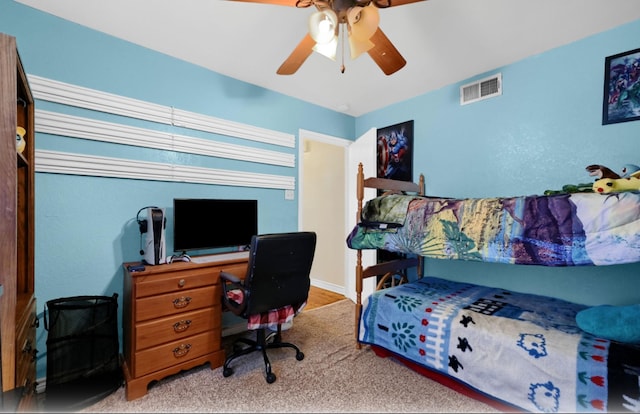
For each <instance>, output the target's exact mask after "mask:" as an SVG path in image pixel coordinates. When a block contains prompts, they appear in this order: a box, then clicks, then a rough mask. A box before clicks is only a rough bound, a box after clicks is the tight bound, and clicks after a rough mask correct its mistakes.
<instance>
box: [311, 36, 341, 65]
mask: <svg viewBox="0 0 640 414" xmlns="http://www.w3.org/2000/svg"><path fill="white" fill-rule="evenodd" d="M313 50H314V52H318V53H320V54H321V55H323V56H326V57H328V58H329V59H331V60H336V53H337V51H338V38H337V37H336V36H334V37H333V39H331V41H329V42H328V43H316V44H315V46H313Z"/></svg>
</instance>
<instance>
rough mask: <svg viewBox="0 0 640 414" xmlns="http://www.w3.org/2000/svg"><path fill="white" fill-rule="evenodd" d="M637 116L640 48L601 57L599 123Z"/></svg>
mask: <svg viewBox="0 0 640 414" xmlns="http://www.w3.org/2000/svg"><path fill="white" fill-rule="evenodd" d="M639 119H640V49H634V50H629V51H628V52H623V53H618V54H617V55H612V56H608V57H606V58H605V60H604V99H603V103H602V125H606V124H615V123H618V122H627V121H637V120H639Z"/></svg>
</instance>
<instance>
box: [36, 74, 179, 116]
mask: <svg viewBox="0 0 640 414" xmlns="http://www.w3.org/2000/svg"><path fill="white" fill-rule="evenodd" d="M27 77H28V79H29V86H30V87H31V90H32V92H33V96H34V97H35V98H36V99H41V100H44V101H49V102H56V103H60V104H65V105H69V106H75V107H78V108H86V109H92V110H94V111H100V112H106V113H109V114H116V115H122V116H126V117H129V118H137V119H145V120H147V121H153V122H158V123H161V124H168V125H170V124H171V107H169V106H164V105H157V104H153V103H149V102H145V101H140V100H137V99H132V98H126V97H124V96H120V95H114V94H111V93H107V92H101V91H97V90H94V89H89V88H84V87H82V86H77V85H71V84H69V83H64V82H58V81H55V80H52V79H47V78H42V77H40V76H36V75H27Z"/></svg>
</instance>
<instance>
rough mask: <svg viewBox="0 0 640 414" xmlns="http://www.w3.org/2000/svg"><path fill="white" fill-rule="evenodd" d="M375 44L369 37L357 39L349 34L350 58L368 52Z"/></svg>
mask: <svg viewBox="0 0 640 414" xmlns="http://www.w3.org/2000/svg"><path fill="white" fill-rule="evenodd" d="M374 46H375V45H374V44H373V42H372V41H371V40H369V39H357V38H355V37H354V36H349V50H350V51H351V60H355V59H357V58H358V57H359V56H360V55H361V54H363V53H366V52H368V51H369V50H371V48H373V47H374Z"/></svg>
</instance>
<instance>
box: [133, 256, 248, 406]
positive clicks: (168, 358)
mask: <svg viewBox="0 0 640 414" xmlns="http://www.w3.org/2000/svg"><path fill="white" fill-rule="evenodd" d="M137 264H138V263H125V264H124V289H123V295H124V296H123V330H124V332H123V340H124V342H123V350H124V358H125V361H124V364H123V370H124V376H125V380H126V383H127V385H126V398H127V400H129V401H130V400H133V399H136V398H140V397H142V396H143V395H145V394H146V393H147V387H148V385H149V383H150V382H152V381H157V380H160V379H162V378H164V377H166V376H168V375H172V374H177V373H178V372H180V371H182V370H186V369H191V368H194V367H196V366H198V365H202V364H204V363H206V362H209V364H210V365H211V369H214V368H217V367H219V366H221V365H222V364H223V363H224V350H223V349H222V344H221V336H222V335H221V332H222V324H221V319H222V317H221V316H222V301H221V295H222V288H221V285H220V272H222V271H224V272H229V273H232V274H235V275H237V276H238V277H244V276H245V273H246V271H247V264H248V259H247V258H235V259H233V258H232V259H226V258H225V255H224V254H221V255H220V258H219V259H218V260H216V261H214V262H209V263H201V264H197V263H192V262H177V263H171V264H163V265H157V266H146V268H145V270H143V271H141V272H134V271H129V270H128V266H129V265H137Z"/></svg>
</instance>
